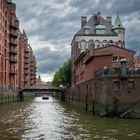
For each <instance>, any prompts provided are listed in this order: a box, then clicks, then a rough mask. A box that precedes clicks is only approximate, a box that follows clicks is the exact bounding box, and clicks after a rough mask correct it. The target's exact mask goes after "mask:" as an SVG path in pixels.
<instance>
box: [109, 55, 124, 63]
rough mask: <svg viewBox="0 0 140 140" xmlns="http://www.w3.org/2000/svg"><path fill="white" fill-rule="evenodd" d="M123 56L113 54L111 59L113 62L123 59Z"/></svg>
mask: <svg viewBox="0 0 140 140" xmlns="http://www.w3.org/2000/svg"><path fill="white" fill-rule="evenodd" d="M124 58H125V57H123V56H113V57H112V61H113V62H120V60H121V59H124Z"/></svg>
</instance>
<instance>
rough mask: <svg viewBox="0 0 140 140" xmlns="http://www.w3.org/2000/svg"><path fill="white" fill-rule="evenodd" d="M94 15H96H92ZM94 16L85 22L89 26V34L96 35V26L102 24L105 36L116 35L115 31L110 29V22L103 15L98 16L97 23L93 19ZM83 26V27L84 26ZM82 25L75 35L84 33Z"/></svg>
mask: <svg viewBox="0 0 140 140" xmlns="http://www.w3.org/2000/svg"><path fill="white" fill-rule="evenodd" d="M94 16H96V15H94ZM94 16H92V17H91V18H90V19H89V20H88V22H87V23H86V24H85V26H86V27H89V34H88V35H95V36H96V31H95V30H96V26H100V25H102V26H104V27H105V29H106V31H105V34H103V36H104V35H106V36H117V33H116V32H114V31H113V30H112V28H113V26H112V24H110V23H109V22H108V21H107V20H105V19H104V18H103V17H101V16H100V17H99V23H98V24H97V21H96V20H95V18H94ZM85 26H84V27H85ZM84 27H81V29H80V30H79V31H78V32H77V33H76V34H75V36H76V35H85V33H84Z"/></svg>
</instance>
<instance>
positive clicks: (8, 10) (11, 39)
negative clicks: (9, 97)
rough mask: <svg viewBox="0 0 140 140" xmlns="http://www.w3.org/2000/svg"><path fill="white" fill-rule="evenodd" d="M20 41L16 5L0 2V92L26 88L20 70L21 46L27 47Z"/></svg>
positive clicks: (22, 63)
mask: <svg viewBox="0 0 140 140" xmlns="http://www.w3.org/2000/svg"><path fill="white" fill-rule="evenodd" d="M21 40H22V39H21V35H20V33H19V21H18V19H17V17H16V4H14V3H12V2H10V1H7V0H0V91H16V89H17V88H20V87H24V86H26V85H25V84H23V82H24V81H22V79H23V76H22V75H24V73H23V71H22V69H23V67H24V66H23V65H24V63H25V61H24V59H23V58H25V56H24V52H25V51H23V46H24V47H27V43H25V40H24V39H23V40H22V41H23V42H24V43H25V44H26V45H23V44H24V43H21V42H22V41H21ZM35 63H36V62H35ZM35 67H36V66H35ZM29 68H30V66H29ZM34 74H35V73H34ZM24 77H25V76H24ZM34 79H35V78H34ZM29 83H30V79H29ZM34 83H35V82H34ZM29 85H30V84H29Z"/></svg>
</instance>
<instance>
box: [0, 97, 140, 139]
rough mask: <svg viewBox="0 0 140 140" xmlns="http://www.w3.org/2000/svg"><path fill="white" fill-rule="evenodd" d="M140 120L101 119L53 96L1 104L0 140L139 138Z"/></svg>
mask: <svg viewBox="0 0 140 140" xmlns="http://www.w3.org/2000/svg"><path fill="white" fill-rule="evenodd" d="M139 139H140V120H134V119H117V118H113V119H112V118H99V117H93V116H92V115H89V114H86V113H85V112H84V111H81V110H79V109H77V108H75V107H71V106H70V105H68V104H66V103H61V102H59V101H58V100H56V99H54V98H51V97H50V99H49V100H46V101H45V100H42V98H41V97H37V98H35V99H32V100H30V101H25V102H20V103H10V104H5V105H0V140H139Z"/></svg>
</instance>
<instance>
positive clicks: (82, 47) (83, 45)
mask: <svg viewBox="0 0 140 140" xmlns="http://www.w3.org/2000/svg"><path fill="white" fill-rule="evenodd" d="M79 49H80V52H81V53H82V52H84V51H85V50H86V49H87V42H86V41H85V40H81V42H80V48H79Z"/></svg>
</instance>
